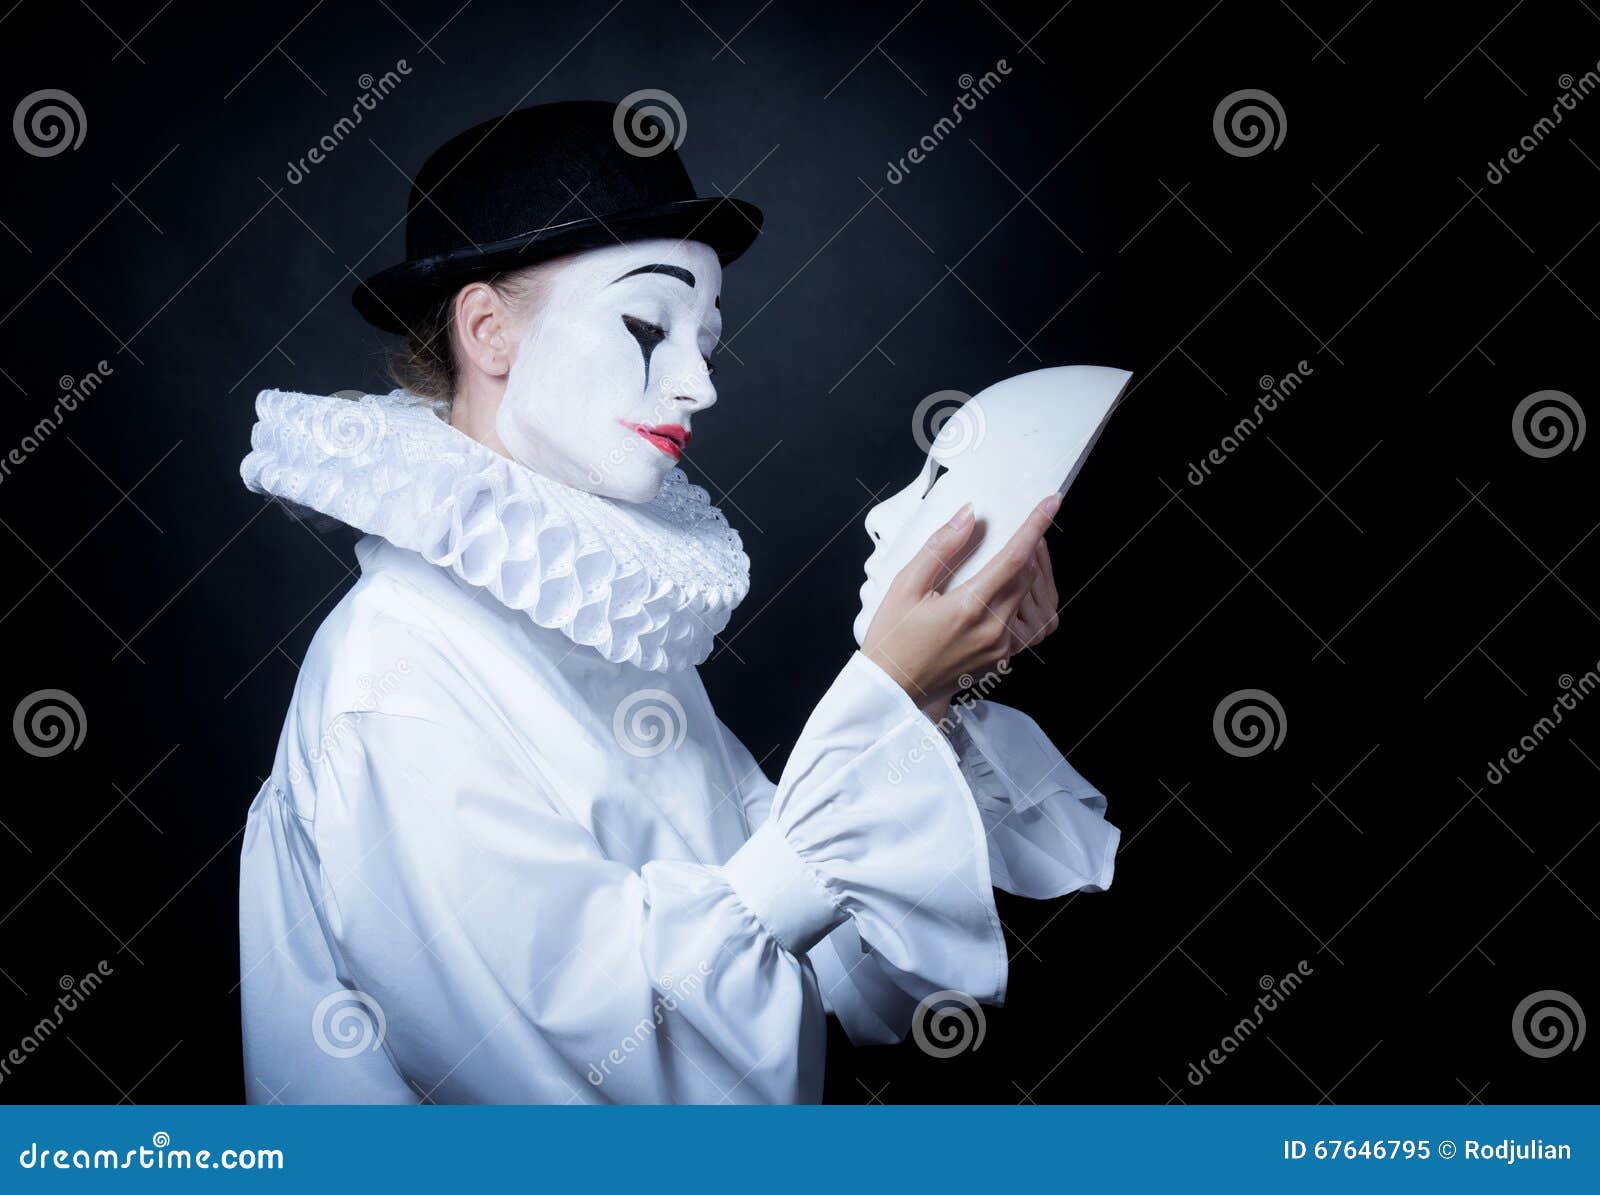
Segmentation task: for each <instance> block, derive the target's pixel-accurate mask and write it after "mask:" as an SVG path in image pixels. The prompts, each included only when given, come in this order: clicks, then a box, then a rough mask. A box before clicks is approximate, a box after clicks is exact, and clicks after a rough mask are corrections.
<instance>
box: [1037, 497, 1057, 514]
mask: <svg viewBox="0 0 1600 1195" xmlns="http://www.w3.org/2000/svg"><path fill="white" fill-rule="evenodd" d="M1039 509H1040V510H1042V511H1044V513H1045V514H1046V515H1048V516H1049V517H1050V518H1052V519H1053V518H1055V516H1056V511H1058V510H1060V509H1061V495H1060V494H1051V495H1050V496H1049V497H1048V498H1046V499H1045V500H1044V501H1043V502H1041V503H1039Z"/></svg>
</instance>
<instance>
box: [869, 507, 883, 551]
mask: <svg viewBox="0 0 1600 1195" xmlns="http://www.w3.org/2000/svg"><path fill="white" fill-rule="evenodd" d="M883 507H884V504H883V503H882V502H880V503H878V504H877V505H876V506H874V507H873V508H872V509H871V510H869V511H867V521H866V528H867V534H868V535H869V536H871V537H872V542H873V543H875V544H876V543H881V542H882V541H883Z"/></svg>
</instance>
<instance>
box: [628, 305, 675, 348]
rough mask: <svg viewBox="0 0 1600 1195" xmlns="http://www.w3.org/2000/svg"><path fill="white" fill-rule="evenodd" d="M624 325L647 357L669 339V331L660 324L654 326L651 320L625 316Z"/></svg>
mask: <svg viewBox="0 0 1600 1195" xmlns="http://www.w3.org/2000/svg"><path fill="white" fill-rule="evenodd" d="M622 324H623V326H624V327H625V328H627V329H628V331H629V332H630V333H632V334H633V338H634V339H635V340H637V341H638V342H639V347H640V349H642V350H643V351H644V352H645V354H646V355H648V354H649V352H650V350H651V349H653V348H655V347H656V345H658V344H660V343H661V342H662V341H663V340H665V339H666V338H667V330H666V329H665V328H663V327H662V326H661V325H660V324H652V323H651V322H650V321H649V320H644V319H640V318H639V317H638V316H636V315H625V316H623V317H622Z"/></svg>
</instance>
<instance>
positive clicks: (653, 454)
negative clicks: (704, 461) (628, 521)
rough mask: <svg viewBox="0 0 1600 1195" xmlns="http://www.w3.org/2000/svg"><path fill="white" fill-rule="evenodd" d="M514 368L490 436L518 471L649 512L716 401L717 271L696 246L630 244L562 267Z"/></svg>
mask: <svg viewBox="0 0 1600 1195" xmlns="http://www.w3.org/2000/svg"><path fill="white" fill-rule="evenodd" d="M547 287H548V289H547V290H546V292H545V294H544V296H543V298H542V300H541V302H540V304H539V308H538V310H537V311H536V312H535V313H534V315H533V317H532V318H531V319H530V320H529V324H528V328H527V331H526V333H525V334H524V336H523V340H522V343H521V345H520V346H519V347H518V350H517V357H516V360H515V361H514V362H513V363H512V366H511V373H510V376H509V377H508V378H507V380H506V393H505V398H504V400H503V401H502V402H501V404H500V412H499V414H498V415H497V416H496V419H495V430H496V431H497V432H498V433H499V435H500V440H501V442H502V443H504V444H505V446H506V449H507V451H509V452H510V453H511V455H512V457H514V458H515V459H516V460H517V461H519V462H521V463H522V464H524V465H526V466H528V468H530V469H532V470H534V471H535V472H536V473H540V474H543V475H544V476H546V477H549V478H553V479H554V480H556V481H560V482H564V483H566V484H567V485H570V486H574V487H576V488H577V489H580V490H587V491H589V492H590V493H594V494H603V495H605V496H606V497H610V498H618V499H621V500H622V501H624V502H648V501H649V500H650V499H651V498H653V497H655V495H656V491H657V490H659V489H660V488H661V481H662V478H664V477H665V476H666V475H667V473H668V472H669V471H670V470H671V469H672V467H673V466H674V465H676V464H677V463H678V461H679V459H680V458H681V457H682V456H683V450H684V448H685V447H686V446H687V444H688V442H689V434H690V424H691V419H692V417H693V415H694V414H695V413H696V412H698V411H703V410H705V409H706V408H707V407H709V406H710V405H711V404H712V403H714V402H716V401H717V391H716V388H715V387H714V386H712V384H711V366H710V358H711V354H712V350H713V349H714V348H715V347H716V344H717V338H718V337H719V336H720V335H721V334H722V312H721V310H720V309H719V304H720V296H721V294H722V266H721V264H720V263H719V262H718V261H717V255H716V252H715V251H714V250H712V249H711V248H710V247H709V246H707V245H703V244H701V243H699V242H698V241H682V242H680V241H674V240H648V241H633V242H630V243H628V244H623V245H614V246H610V247H608V248H604V249H594V250H590V251H588V252H585V253H580V254H577V255H576V256H574V257H573V258H572V259H571V260H570V261H568V262H565V263H563V264H561V265H560V266H559V267H558V268H557V269H556V270H555V272H554V274H553V275H552V277H550V278H549V279H548V280H547Z"/></svg>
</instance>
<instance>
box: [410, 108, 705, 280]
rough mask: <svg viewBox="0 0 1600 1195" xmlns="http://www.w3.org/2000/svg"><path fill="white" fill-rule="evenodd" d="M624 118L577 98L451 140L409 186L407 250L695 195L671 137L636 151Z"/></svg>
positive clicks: (445, 246)
mask: <svg viewBox="0 0 1600 1195" xmlns="http://www.w3.org/2000/svg"><path fill="white" fill-rule="evenodd" d="M622 115H623V118H624V119H631V117H630V116H629V114H628V113H626V112H624V113H623V114H622ZM641 119H643V120H646V121H653V120H654V118H653V117H648V116H646V117H642V118H641ZM617 120H618V109H617V106H616V105H615V104H608V103H605V102H604V101H598V100H577V101H570V102H566V103H556V104H540V105H538V106H536V107H532V108H523V109H519V110H517V111H513V112H509V113H507V114H506V115H505V116H502V117H498V118H496V119H495V120H489V121H485V122H484V123H482V124H479V125H475V126H474V127H472V128H470V129H468V130H466V131H465V132H464V133H460V134H458V135H457V136H455V137H452V138H451V139H450V140H449V141H447V142H446V143H445V144H444V145H442V146H440V147H439V149H437V150H435V151H434V152H433V153H432V154H431V155H429V157H428V160H427V161H426V162H424V163H423V164H422V169H421V170H419V171H418V172H417V176H416V180H415V182H414V183H413V184H412V187H411V196H410V200H409V202H408V205H407V214H406V256H407V257H408V258H412V259H416V258H425V257H432V256H434V255H436V254H440V253H449V252H452V251H454V250H460V249H466V248H469V247H472V246H474V245H482V244H485V243H488V242H491V241H501V240H505V239H506V238H508V237H519V236H526V235H530V234H533V233H536V232H538V231H540V230H543V229H549V228H555V227H558V226H560V225H562V224H566V223H571V222H573V221H577V220H584V219H599V220H601V221H604V220H605V219H606V217H607V216H608V215H610V214H613V213H617V212H625V211H629V210H632V209H638V208H648V207H655V206H658V205H660V204H666V203H675V202H678V201H681V200H685V199H693V198H694V196H695V191H694V184H693V183H692V182H691V181H690V180H689V174H688V171H687V170H685V169H684V166H683V162H682V160H681V159H680V158H679V157H678V152H677V150H676V149H674V148H673V147H672V145H671V144H670V141H668V142H667V143H666V144H662V143H661V141H660V140H659V139H658V141H657V142H655V143H648V142H647V143H646V144H645V145H644V146H643V147H641V146H639V145H638V144H637V143H634V142H629V143H628V145H629V146H631V147H632V148H631V151H630V148H629V147H628V146H625V144H624V140H625V138H626V134H624V135H622V136H619V134H618V131H617V129H616V127H615V126H616V122H617ZM654 128H655V131H657V132H659V133H660V135H661V138H663V139H666V138H670V137H671V135H672V134H671V130H668V129H666V128H665V127H663V126H662V125H661V124H660V122H659V121H656V122H655V125H654ZM641 148H642V150H644V151H647V152H641Z"/></svg>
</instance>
